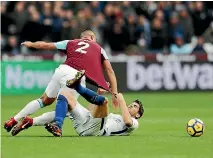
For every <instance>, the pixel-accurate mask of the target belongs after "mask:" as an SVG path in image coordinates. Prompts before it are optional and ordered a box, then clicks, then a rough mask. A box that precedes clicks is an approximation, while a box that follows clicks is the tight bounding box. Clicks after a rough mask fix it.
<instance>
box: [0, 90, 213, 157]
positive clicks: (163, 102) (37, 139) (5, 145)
mask: <svg viewBox="0 0 213 158" xmlns="http://www.w3.org/2000/svg"><path fill="white" fill-rule="evenodd" d="M124 96H125V98H126V100H127V102H129V103H130V102H131V101H132V100H134V99H136V98H139V99H141V100H142V102H143V103H144V106H145V113H144V117H143V118H142V119H141V120H140V127H139V129H138V130H137V131H135V133H133V134H132V135H131V136H123V137H121V136H120V137H77V135H76V133H75V131H74V130H73V128H72V123H71V121H70V120H68V119H66V121H65V124H64V128H63V137H62V138H55V137H53V136H51V135H50V134H49V133H47V132H46V130H45V129H44V128H43V127H33V128H31V129H28V130H26V131H23V132H21V133H20V134H19V135H18V136H16V137H12V136H11V135H10V133H7V132H6V131H5V130H4V129H3V127H2V126H3V123H4V122H5V121H6V120H7V119H9V118H10V117H11V116H13V115H14V114H15V113H16V112H18V111H19V110H20V109H21V108H22V107H23V106H24V105H25V104H26V103H28V102H29V101H30V100H33V99H35V98H37V97H39V96H38V95H34V96H32V95H31V96H29V95H28V96H27V95H26V96H2V116H1V119H2V120H1V123H2V124H1V134H2V135H1V138H2V152H1V154H2V155H1V156H2V158H66V157H67V158H212V157H213V94H212V93H211V92H205V93H198V92H197V93H126V94H124ZM81 103H83V104H85V103H86V102H85V101H84V100H82V99H81ZM54 107H55V105H52V106H49V107H48V108H44V109H41V110H40V111H39V112H38V113H36V115H38V114H41V113H42V112H45V111H50V110H53V109H54ZM111 111H112V109H111ZM194 117H197V118H200V119H201V120H203V121H204V123H205V127H206V128H205V132H204V135H203V136H201V137H199V138H192V137H190V136H189V135H188V134H187V133H186V123H187V121H188V120H189V119H191V118H194Z"/></svg>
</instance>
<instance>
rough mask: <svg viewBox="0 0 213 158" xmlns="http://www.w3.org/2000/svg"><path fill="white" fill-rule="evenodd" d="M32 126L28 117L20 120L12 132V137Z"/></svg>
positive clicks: (31, 120) (31, 121)
mask: <svg viewBox="0 0 213 158" xmlns="http://www.w3.org/2000/svg"><path fill="white" fill-rule="evenodd" d="M32 125H33V119H32V118H30V117H28V116H27V117H25V118H24V119H23V120H21V121H20V122H19V123H18V124H17V125H16V126H15V127H14V128H13V130H12V133H11V134H12V136H15V135H17V134H18V133H19V132H21V131H23V130H25V129H27V128H29V127H31V126H32Z"/></svg>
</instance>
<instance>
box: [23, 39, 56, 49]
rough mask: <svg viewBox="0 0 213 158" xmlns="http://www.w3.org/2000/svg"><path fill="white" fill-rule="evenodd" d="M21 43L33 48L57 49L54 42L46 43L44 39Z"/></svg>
mask: <svg viewBox="0 0 213 158" xmlns="http://www.w3.org/2000/svg"><path fill="white" fill-rule="evenodd" d="M21 45H23V46H26V47H28V48H35V49H45V50H56V49H57V48H56V46H55V44H54V43H48V42H44V41H37V42H30V41H26V42H23V43H21Z"/></svg>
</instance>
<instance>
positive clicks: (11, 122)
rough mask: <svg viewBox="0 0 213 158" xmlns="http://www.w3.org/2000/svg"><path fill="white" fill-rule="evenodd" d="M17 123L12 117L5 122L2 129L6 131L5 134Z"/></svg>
mask: <svg viewBox="0 0 213 158" xmlns="http://www.w3.org/2000/svg"><path fill="white" fill-rule="evenodd" d="M17 123H18V122H17V121H16V120H15V119H14V118H13V117H12V118H11V119H9V120H8V121H7V122H5V123H4V129H6V131H7V132H10V131H11V129H12V128H13V127H14V126H15V125H16V124H17Z"/></svg>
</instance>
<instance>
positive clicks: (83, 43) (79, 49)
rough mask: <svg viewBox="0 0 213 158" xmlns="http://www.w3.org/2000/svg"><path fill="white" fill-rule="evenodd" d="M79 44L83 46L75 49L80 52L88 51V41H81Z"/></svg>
mask: <svg viewBox="0 0 213 158" xmlns="http://www.w3.org/2000/svg"><path fill="white" fill-rule="evenodd" d="M78 45H79V46H81V47H80V48H78V49H76V50H75V51H76V52H79V53H83V54H86V53H87V51H86V50H85V49H87V48H88V47H89V44H88V43H86V42H83V41H81V42H79V43H78Z"/></svg>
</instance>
